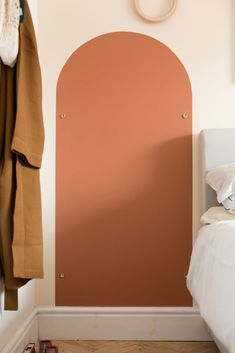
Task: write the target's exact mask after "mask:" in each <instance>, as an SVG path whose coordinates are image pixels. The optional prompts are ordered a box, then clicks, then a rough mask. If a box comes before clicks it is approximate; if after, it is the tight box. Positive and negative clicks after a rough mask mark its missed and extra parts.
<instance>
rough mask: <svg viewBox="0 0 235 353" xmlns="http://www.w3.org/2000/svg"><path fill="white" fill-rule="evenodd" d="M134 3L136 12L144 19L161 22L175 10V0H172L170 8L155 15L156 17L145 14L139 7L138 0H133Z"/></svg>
mask: <svg viewBox="0 0 235 353" xmlns="http://www.w3.org/2000/svg"><path fill="white" fill-rule="evenodd" d="M134 5H135V9H136V11H137V13H138V14H139V15H140V16H141V17H142V18H143V19H145V20H146V21H150V22H162V21H165V20H167V19H168V18H169V17H170V16H171V15H173V13H174V12H175V10H176V6H177V0H173V3H172V6H171V8H170V9H169V11H168V12H167V13H166V14H165V15H162V16H156V17H152V16H148V15H146V14H145V13H144V12H143V10H142V9H141V7H140V3H139V0H134Z"/></svg>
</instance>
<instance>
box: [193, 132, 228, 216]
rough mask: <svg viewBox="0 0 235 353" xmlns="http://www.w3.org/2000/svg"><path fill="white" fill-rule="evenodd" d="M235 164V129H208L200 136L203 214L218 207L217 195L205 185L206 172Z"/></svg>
mask: <svg viewBox="0 0 235 353" xmlns="http://www.w3.org/2000/svg"><path fill="white" fill-rule="evenodd" d="M232 162H235V129H206V130H202V131H201V132H200V135H199V165H200V179H201V190H202V193H201V197H202V203H201V212H202V213H203V212H205V211H206V210H207V209H208V208H209V207H212V206H216V205H217V201H216V194H215V191H214V190H212V189H211V188H210V187H209V186H208V185H206V183H205V174H206V172H207V171H208V170H209V169H211V168H214V167H216V166H218V165H221V164H226V163H232Z"/></svg>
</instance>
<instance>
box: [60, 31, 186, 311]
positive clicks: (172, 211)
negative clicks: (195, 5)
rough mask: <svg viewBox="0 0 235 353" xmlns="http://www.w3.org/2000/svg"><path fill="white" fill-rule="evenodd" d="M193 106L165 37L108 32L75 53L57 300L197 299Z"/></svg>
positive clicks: (69, 66)
mask: <svg viewBox="0 0 235 353" xmlns="http://www.w3.org/2000/svg"><path fill="white" fill-rule="evenodd" d="M184 113H186V115H185V116H184V117H186V119H183V117H182V115H183V114H184ZM191 115H192V95H191V87H190V81H189V77H188V75H187V72H186V71H185V68H184V66H183V65H182V63H181V62H180V60H179V59H178V58H177V57H176V55H175V54H174V53H173V52H172V51H171V50H170V49H169V48H168V47H166V46H165V45H164V44H163V43H161V42H159V41H157V40H156V39H153V38H151V37H148V36H146V35H142V34H138V33H130V32H115V33H108V34H104V35H101V36H99V37H96V38H94V39H92V40H90V41H88V42H87V43H85V44H84V45H82V46H81V47H80V48H78V49H77V50H76V51H75V52H74V53H73V54H72V56H71V57H70V58H69V60H68V61H67V62H66V64H65V66H64V68H63V70H62V72H61V74H60V77H59V81H58V87H57V118H56V125H57V127H56V129H57V141H56V151H57V158H56V304H57V305H66V306H68V305H72V306H190V305H191V298H190V296H189V294H188V292H187V289H186V285H185V277H184V274H185V273H186V272H187V269H188V264H189V257H190V252H191V242H192V116H191ZM61 274H62V278H61Z"/></svg>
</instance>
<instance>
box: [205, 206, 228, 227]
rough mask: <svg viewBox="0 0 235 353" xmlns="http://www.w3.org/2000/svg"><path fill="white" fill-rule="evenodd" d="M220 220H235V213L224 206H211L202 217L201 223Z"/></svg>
mask: <svg viewBox="0 0 235 353" xmlns="http://www.w3.org/2000/svg"><path fill="white" fill-rule="evenodd" d="M219 221H235V214H231V213H228V212H227V211H226V210H225V209H224V207H222V206H218V207H211V208H209V210H207V211H206V212H205V213H204V214H203V215H202V216H201V219H200V222H201V224H211V223H215V222H219Z"/></svg>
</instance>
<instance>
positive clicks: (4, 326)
mask: <svg viewBox="0 0 235 353" xmlns="http://www.w3.org/2000/svg"><path fill="white" fill-rule="evenodd" d="M29 5H30V9H31V12H32V16H33V20H34V25H35V28H37V0H29ZM0 291H2V290H0ZM18 295H19V298H18V300H19V310H18V311H12V312H10V311H3V307H4V298H3V294H1V295H0V351H1V349H2V347H4V345H5V344H6V343H7V342H8V341H9V338H10V337H11V336H12V335H13V334H14V333H15V332H16V330H17V329H18V328H20V327H21V324H22V322H23V321H24V320H25V319H26V318H27V317H28V316H29V315H30V314H31V312H32V311H33V309H34V307H35V281H31V282H29V283H28V284H27V285H26V286H25V287H22V288H21V289H20V290H19V294H18Z"/></svg>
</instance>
